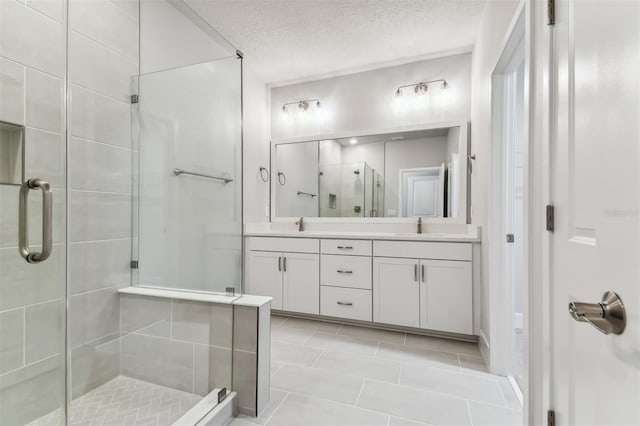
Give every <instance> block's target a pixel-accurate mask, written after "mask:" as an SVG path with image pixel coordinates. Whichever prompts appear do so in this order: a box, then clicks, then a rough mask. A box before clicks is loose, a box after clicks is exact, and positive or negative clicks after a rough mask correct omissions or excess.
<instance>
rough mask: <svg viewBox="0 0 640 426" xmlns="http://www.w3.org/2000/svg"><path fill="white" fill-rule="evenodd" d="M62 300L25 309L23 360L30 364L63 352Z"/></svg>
mask: <svg viewBox="0 0 640 426" xmlns="http://www.w3.org/2000/svg"><path fill="white" fill-rule="evenodd" d="M63 309H64V304H63V303H62V299H58V300H54V301H51V302H47V303H40V304H38V305H33V306H28V307H26V308H25V320H26V321H25V360H26V362H27V364H30V363H32V362H35V361H39V360H41V359H45V358H48V357H50V356H51V355H55V354H59V353H62V352H63V351H64V339H63V336H64V333H63V329H64V321H63Z"/></svg>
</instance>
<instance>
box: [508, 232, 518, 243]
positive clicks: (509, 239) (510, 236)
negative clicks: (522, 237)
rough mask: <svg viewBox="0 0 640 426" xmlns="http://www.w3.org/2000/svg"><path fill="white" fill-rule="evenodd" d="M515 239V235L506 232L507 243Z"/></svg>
mask: <svg viewBox="0 0 640 426" xmlns="http://www.w3.org/2000/svg"><path fill="white" fill-rule="evenodd" d="M515 241H516V237H515V235H513V234H507V242H508V243H513V242H515Z"/></svg>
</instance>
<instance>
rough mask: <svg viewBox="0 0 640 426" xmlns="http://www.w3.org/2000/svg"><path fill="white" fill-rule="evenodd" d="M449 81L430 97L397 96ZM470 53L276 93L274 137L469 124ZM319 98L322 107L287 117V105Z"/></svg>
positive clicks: (276, 89)
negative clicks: (414, 86) (456, 122)
mask: <svg viewBox="0 0 640 426" xmlns="http://www.w3.org/2000/svg"><path fill="white" fill-rule="evenodd" d="M318 71H319V72H321V71H322V70H318ZM439 78H444V79H446V80H447V81H448V83H449V86H448V88H447V89H446V90H440V86H439V85H438V84H434V85H432V86H430V88H429V92H428V93H427V94H426V95H425V96H415V95H414V94H413V93H412V92H411V89H409V90H405V93H404V95H403V96H402V97H398V98H397V97H396V96H395V91H396V89H397V87H398V86H401V85H405V84H409V83H417V82H419V81H423V80H434V79H439ZM470 92H471V54H469V53H467V54H461V55H454V56H447V57H443V58H437V59H429V60H424V61H419V62H414V63H409V64H404V65H399V66H394V67H388V68H381V69H377V70H373V71H367V72H361V73H356V74H350V75H344V76H339V77H334V78H328V79H324V80H316V81H310V82H306V83H300V84H294V85H290V86H282V87H274V88H272V90H271V137H272V139H274V140H280V139H288V138H298V137H300V138H303V137H311V136H313V135H320V134H333V133H343V132H345V133H348V132H353V133H357V134H366V132H367V131H370V130H378V129H390V128H394V127H398V126H408V125H419V124H425V123H434V122H441V121H453V120H468V118H469V111H470V109H469V105H470ZM313 98H318V99H320V101H321V103H322V108H320V109H319V110H316V109H315V108H310V109H309V111H307V112H306V113H304V114H298V113H297V112H295V109H296V108H295V105H294V106H293V108H292V110H294V112H292V113H289V114H283V112H282V106H283V104H285V103H287V102H294V101H299V100H302V99H313Z"/></svg>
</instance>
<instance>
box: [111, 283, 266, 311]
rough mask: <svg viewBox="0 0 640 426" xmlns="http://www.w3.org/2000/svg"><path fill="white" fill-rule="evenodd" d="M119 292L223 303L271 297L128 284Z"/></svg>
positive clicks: (246, 302)
mask: <svg viewBox="0 0 640 426" xmlns="http://www.w3.org/2000/svg"><path fill="white" fill-rule="evenodd" d="M118 293H121V294H135V295H138V296H149V297H160V298H165V299H179V300H191V301H195V302H208V303H220V304H223V305H241V306H253V307H258V306H262V305H264V304H266V303H269V302H270V301H271V297H266V296H253V295H246V296H242V295H238V296H224V295H221V294H213V293H204V292H196V291H180V290H169V289H164V288H153V287H140V286H130V287H124V288H121V289H119V290H118Z"/></svg>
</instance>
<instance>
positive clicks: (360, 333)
mask: <svg viewBox="0 0 640 426" xmlns="http://www.w3.org/2000/svg"><path fill="white" fill-rule="evenodd" d="M338 334H339V335H342V336H350V337H357V338H359V339H368V340H376V341H378V342H386V343H395V344H398V345H402V344H403V343H404V339H405V336H406V334H405V333H400V332H397V331H388V330H376V329H375V328H367V327H357V326H353V325H345V326H343V327H342V328H341V329H340V330H339V331H338Z"/></svg>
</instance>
